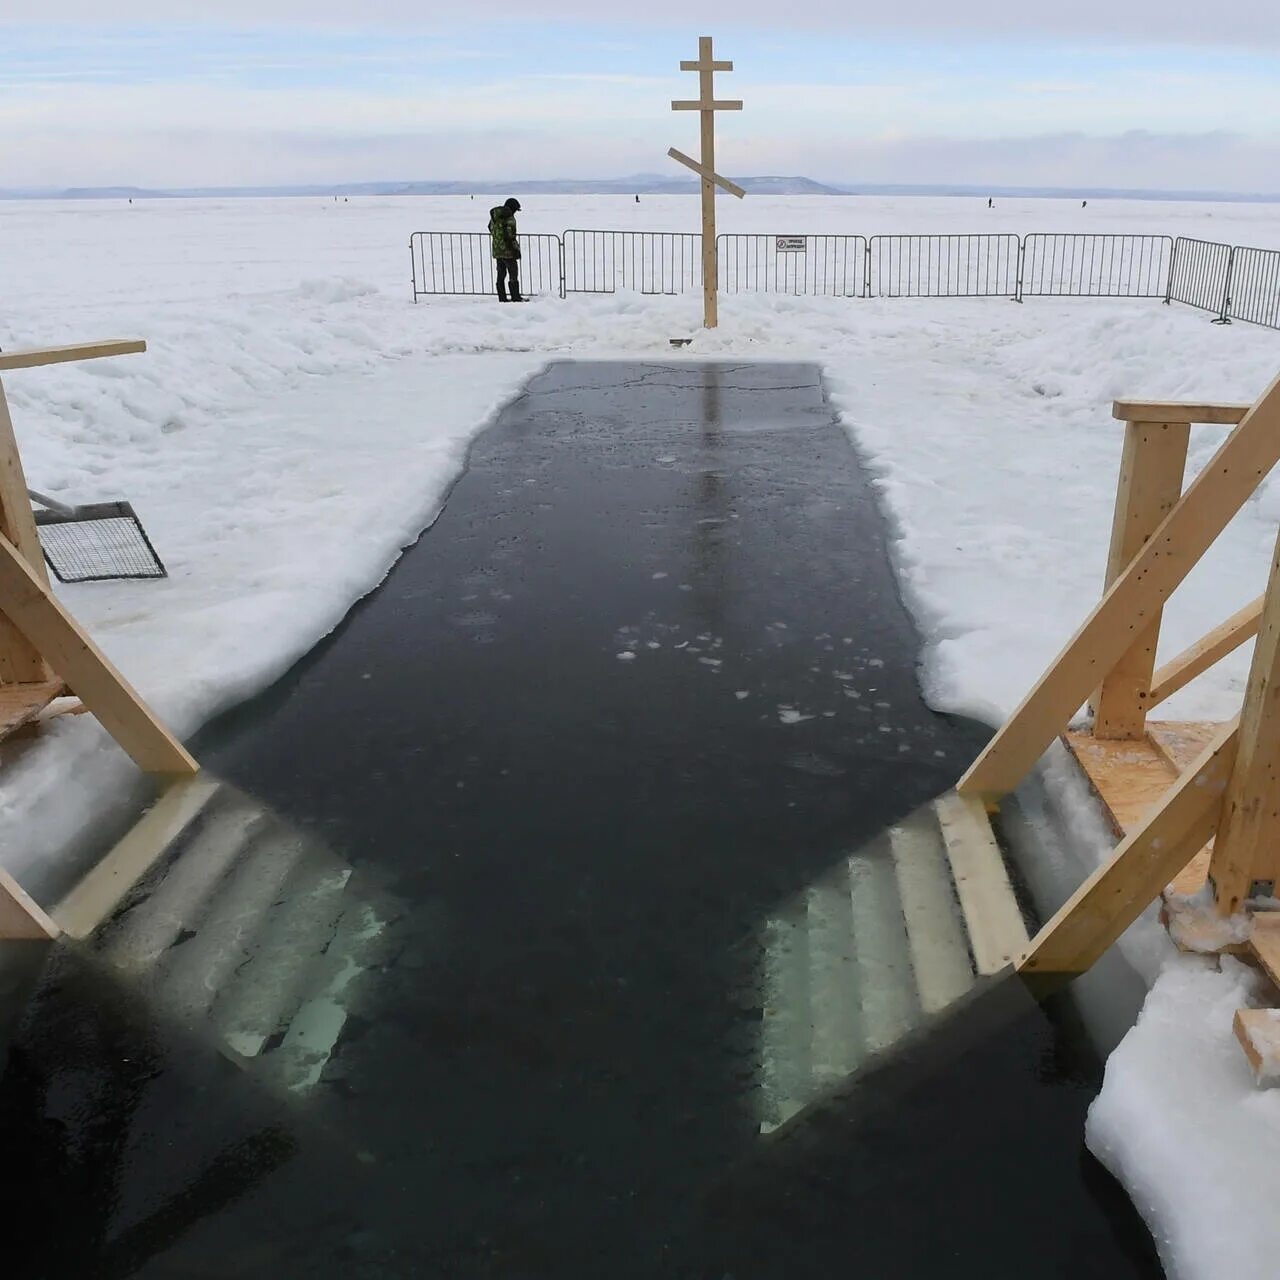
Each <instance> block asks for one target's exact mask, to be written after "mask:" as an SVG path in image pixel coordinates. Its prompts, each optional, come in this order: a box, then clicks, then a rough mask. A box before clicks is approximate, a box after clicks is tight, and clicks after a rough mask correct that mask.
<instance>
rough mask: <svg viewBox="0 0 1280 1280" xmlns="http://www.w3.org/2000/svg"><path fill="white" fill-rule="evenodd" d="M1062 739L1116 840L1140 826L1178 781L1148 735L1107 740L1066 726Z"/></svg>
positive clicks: (1163, 755) (1176, 771)
mask: <svg viewBox="0 0 1280 1280" xmlns="http://www.w3.org/2000/svg"><path fill="white" fill-rule="evenodd" d="M1062 741H1063V743H1064V744H1065V745H1066V748H1067V750H1068V751H1070V752H1071V754H1072V755H1073V756H1075V758H1076V762H1077V763H1078V764H1079V765H1080V768H1081V769H1082V770H1083V771H1084V775H1085V777H1086V778H1088V780H1089V785H1090V786H1091V787H1092V788H1093V790H1094V793H1095V794H1096V795H1097V797H1098V799H1099V800H1101V802H1102V808H1103V812H1104V813H1105V815H1106V817H1107V820H1108V821H1109V822H1110V824H1111V829H1112V831H1113V832H1115V834H1116V836H1117V837H1118V838H1120V839H1123V838H1124V837H1125V836H1126V835H1128V834H1129V833H1130V832H1131V831H1136V830H1137V829H1138V828H1139V827H1140V826H1141V825H1142V823H1143V822H1144V821H1145V820H1146V818H1147V816H1148V815H1149V814H1150V813H1151V811H1152V810H1153V809H1155V808H1156V807H1158V806H1159V804H1160V802H1161V801H1162V800H1163V799H1164V798H1165V795H1166V794H1167V793H1168V791H1169V788H1170V787H1172V786H1173V785H1174V783H1175V782H1177V780H1178V770H1177V769H1176V768H1175V767H1174V766H1173V765H1172V764H1171V763H1170V762H1169V759H1168V757H1167V756H1166V755H1165V754H1164V753H1163V752H1162V751H1161V750H1160V749H1159V748H1158V747H1157V746H1156V745H1155V743H1153V742H1152V741H1150V739H1148V738H1141V739H1139V740H1138V741H1137V742H1123V741H1116V740H1110V741H1108V740H1103V739H1099V738H1095V737H1094V736H1093V734H1091V733H1088V732H1085V731H1081V730H1075V729H1069V730H1068V731H1067V732H1066V733H1064V734H1063V735H1062Z"/></svg>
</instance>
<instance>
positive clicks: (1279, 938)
mask: <svg viewBox="0 0 1280 1280" xmlns="http://www.w3.org/2000/svg"><path fill="white" fill-rule="evenodd" d="M1249 950H1250V951H1251V952H1252V953H1253V957H1254V959H1256V960H1257V962H1258V964H1259V966H1260V967H1261V969H1262V972H1263V973H1265V974H1266V975H1267V977H1268V978H1270V979H1271V981H1272V982H1273V983H1275V985H1276V986H1278V987H1280V911H1255V912H1254V914H1253V929H1252V930H1251V931H1250V934H1249Z"/></svg>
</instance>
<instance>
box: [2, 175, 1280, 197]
mask: <svg viewBox="0 0 1280 1280" xmlns="http://www.w3.org/2000/svg"><path fill="white" fill-rule="evenodd" d="M736 180H737V181H738V182H739V183H740V184H741V185H742V186H743V187H744V188H745V189H746V191H747V193H748V194H751V195H774V196H799V195H813V196H905V197H911V196H925V197H933V198H935V199H936V198H938V197H953V198H958V199H965V198H972V199H987V198H988V197H991V198H994V199H1005V200H1012V199H1020V200H1153V201H1155V200H1161V201H1178V202H1183V203H1186V202H1193V203H1213V204H1280V194H1262V193H1252V192H1239V191H1172V190H1170V191H1165V190H1145V189H1140V188H1134V189H1124V188H1114V187H1079V188H1076V187H999V186H995V187H977V186H961V185H956V184H945V183H938V184H927V183H920V184H916V183H857V184H847V185H836V184H832V183H821V182H817V181H815V180H813V179H812V178H804V177H754V178H738V179H736ZM697 191H698V184H697V182H696V181H690V182H685V181H683V180H681V179H678V178H674V179H666V178H661V177H658V176H655V175H650V174H644V175H638V176H636V177H633V178H604V179H573V178H565V179H547V180H543V181H524V182H511V183H507V184H505V185H501V186H500V185H498V184H496V183H492V182H482V183H476V184H475V185H474V186H471V185H468V184H467V183H465V182H356V183H334V184H333V185H330V186H321V185H317V184H307V185H295V186H265V187H175V188H171V189H161V188H150V187H70V188H60V189H59V188H21V187H16V188H0V200H201V199H206V200H207V199H253V198H259V199H261V198H300V199H330V200H332V199H334V198H335V197H336V198H338V199H342V198H344V197H346V198H350V197H352V196H357V197H359V196H366V197H369V196H375V197H386V196H459V197H469V196H482V197H488V196H496V195H512V194H515V195H542V196H569V195H581V196H619V197H625V198H627V199H630V198H631V197H632V196H634V195H641V196H645V195H648V196H693V195H696V194H697Z"/></svg>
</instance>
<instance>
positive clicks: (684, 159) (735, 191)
mask: <svg viewBox="0 0 1280 1280" xmlns="http://www.w3.org/2000/svg"><path fill="white" fill-rule="evenodd" d="M667 155H669V156H670V157H671V158H672V159H673V160H678V161H679V162H680V163H681V164H682V165H684V166H685V168H686V169H692V170H693V171H694V173H696V174H697V175H698V177H700V178H707V179H709V180H710V181H712V182H714V183H715V184H716V186H717V187H723V188H724V190H725V191H727V192H728V193H729V194H730V195H731V196H737V197H738V199H739V200H741V199H742V198H743V197H744V196H745V195H746V194H747V193H746V192H745V191H744V190H743V189H742V188H741V187H740V186H738V184H737V183H736V182H730V181H729V179H728V178H722V177H721V176H720V175H719V174H718V173H708V172H707V171H706V170H705V169H704V168H703V167H702V166H701V165H700V164H699V163H698V162H697V161H696V160H694V159H692V158H691V157H690V156H687V155H685V153H684V152H683V151H677V150H676V149H675V147H668V148H667Z"/></svg>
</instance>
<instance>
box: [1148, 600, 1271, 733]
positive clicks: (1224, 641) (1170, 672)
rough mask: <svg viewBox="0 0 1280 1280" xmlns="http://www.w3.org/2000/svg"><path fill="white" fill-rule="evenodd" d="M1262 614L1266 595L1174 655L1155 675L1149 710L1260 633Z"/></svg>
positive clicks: (1149, 699) (1152, 682)
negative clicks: (1259, 625) (1259, 624)
mask: <svg viewBox="0 0 1280 1280" xmlns="http://www.w3.org/2000/svg"><path fill="white" fill-rule="evenodd" d="M1261 618H1262V597H1261V596H1259V597H1258V598H1257V599H1256V600H1253V601H1251V602H1250V603H1249V604H1247V605H1245V607H1244V608H1243V609H1240V610H1238V611H1237V612H1236V613H1233V614H1232V615H1231V617H1229V618H1228V619H1227V620H1226V622H1224V623H1222V624H1220V625H1219V626H1216V627H1214V629H1213V630H1212V631H1210V632H1207V633H1206V634H1205V635H1203V636H1201V637H1200V639H1199V640H1197V641H1196V642H1195V644H1193V645H1189V646H1188V647H1187V648H1185V649H1184V650H1183V651H1182V652H1181V653H1180V654H1178V656H1177V657H1176V658H1171V659H1170V660H1169V661H1168V662H1166V663H1165V664H1164V666H1162V667H1161V668H1160V670H1159V671H1157V672H1156V673H1155V674H1154V675H1153V676H1152V678H1151V696H1150V697H1149V698H1148V699H1147V710H1148V711H1149V710H1150V709H1151V708H1152V707H1155V706H1158V705H1159V704H1160V703H1162V702H1163V701H1164V700H1165V699H1166V698H1170V697H1172V696H1173V695H1174V694H1175V693H1177V692H1178V690H1179V689H1181V688H1183V687H1184V686H1185V685H1188V684H1190V683H1191V681H1192V680H1194V679H1195V678H1196V676H1198V675H1200V674H1202V673H1203V672H1205V671H1208V670H1209V668H1210V667H1211V666H1213V665H1214V663H1216V662H1221V661H1222V659H1223V658H1225V657H1226V656H1227V654H1229V653H1234V652H1235V650H1236V649H1238V648H1239V647H1240V646H1241V645H1242V644H1244V642H1245V641H1246V640H1251V639H1253V637H1254V636H1256V635H1257V634H1258V623H1259V621H1260V619H1261Z"/></svg>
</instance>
